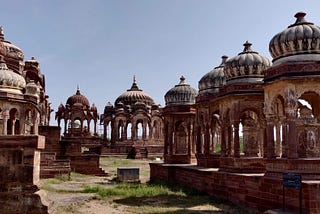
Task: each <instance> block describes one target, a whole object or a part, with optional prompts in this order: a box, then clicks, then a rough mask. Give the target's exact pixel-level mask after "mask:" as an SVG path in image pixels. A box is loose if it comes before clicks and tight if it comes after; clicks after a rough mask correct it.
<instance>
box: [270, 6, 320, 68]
mask: <svg viewBox="0 0 320 214" xmlns="http://www.w3.org/2000/svg"><path fill="white" fill-rule="evenodd" d="M305 15H306V14H305V13H304V12H299V13H297V14H296V15H295V18H296V19H297V20H296V22H295V23H294V24H292V25H290V26H289V27H288V28H287V29H285V30H284V31H282V32H280V33H278V34H276V35H275V36H274V37H273V38H272V39H271V41H270V43H269V51H270V54H271V56H272V57H273V62H274V63H278V64H279V63H282V62H287V61H306V60H307V61H309V60H312V61H314V60H316V61H319V59H320V27H319V26H316V25H314V24H313V23H311V22H307V21H306V20H305V18H304V17H305Z"/></svg>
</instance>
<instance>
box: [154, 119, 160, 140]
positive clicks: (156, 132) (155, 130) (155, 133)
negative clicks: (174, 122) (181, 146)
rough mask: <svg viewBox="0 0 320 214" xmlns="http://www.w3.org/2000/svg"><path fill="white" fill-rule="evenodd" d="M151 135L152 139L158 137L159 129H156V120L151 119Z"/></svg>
mask: <svg viewBox="0 0 320 214" xmlns="http://www.w3.org/2000/svg"><path fill="white" fill-rule="evenodd" d="M152 137H153V138H154V139H158V138H159V130H158V121H156V120H155V121H153V126H152Z"/></svg>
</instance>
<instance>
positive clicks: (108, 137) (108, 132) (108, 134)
mask: <svg viewBox="0 0 320 214" xmlns="http://www.w3.org/2000/svg"><path fill="white" fill-rule="evenodd" d="M111 131H112V128H111V121H108V122H107V127H106V138H107V141H108V142H110V141H111Z"/></svg>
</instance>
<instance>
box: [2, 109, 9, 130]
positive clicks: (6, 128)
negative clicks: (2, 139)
mask: <svg viewBox="0 0 320 214" xmlns="http://www.w3.org/2000/svg"><path fill="white" fill-rule="evenodd" d="M8 119H9V115H8V114H5V113H3V132H2V133H3V135H7V134H8V132H7V131H8V127H7V125H8Z"/></svg>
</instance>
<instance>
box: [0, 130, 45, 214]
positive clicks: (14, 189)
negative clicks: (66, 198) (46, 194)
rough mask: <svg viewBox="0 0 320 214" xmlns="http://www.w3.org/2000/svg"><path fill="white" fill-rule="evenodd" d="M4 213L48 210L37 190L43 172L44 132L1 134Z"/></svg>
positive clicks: (0, 205)
mask: <svg viewBox="0 0 320 214" xmlns="http://www.w3.org/2000/svg"><path fill="white" fill-rule="evenodd" d="M0 142H1V143H0V171H1V173H0V210H1V213H12V214H13V213H14V214H16V213H41V214H42V213H47V207H46V206H44V205H43V204H42V202H41V199H40V196H39V195H37V194H35V192H37V191H38V190H39V189H38V187H37V186H36V184H37V183H38V181H39V173H40V151H39V150H40V149H43V148H44V142H45V138H44V137H43V136H36V135H35V136H0Z"/></svg>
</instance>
